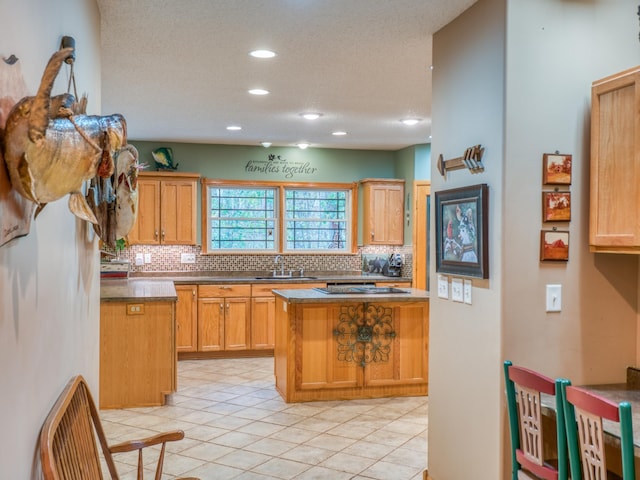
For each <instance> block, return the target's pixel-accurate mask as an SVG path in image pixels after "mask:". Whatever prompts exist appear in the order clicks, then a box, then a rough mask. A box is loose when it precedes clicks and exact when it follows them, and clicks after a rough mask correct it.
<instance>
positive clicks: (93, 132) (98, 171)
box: [3, 47, 127, 224]
mask: <svg viewBox="0 0 640 480" xmlns="http://www.w3.org/2000/svg"><path fill="white" fill-rule="evenodd" d="M73 55H74V49H73V48H71V47H67V48H62V49H60V50H58V51H57V52H55V53H54V54H53V55H52V56H51V58H50V60H49V62H48V64H47V66H46V68H45V70H44V73H43V75H42V80H41V82H40V86H39V88H38V92H37V94H36V95H35V96H32V97H24V98H23V99H22V100H20V101H19V102H18V103H17V104H16V105H15V106H14V107H13V109H12V110H11V112H10V113H9V116H8V118H7V123H6V127H5V132H4V145H3V153H4V159H5V162H6V165H7V170H8V172H9V178H10V180H11V184H12V186H13V188H14V189H15V190H16V191H17V192H18V193H20V194H21V195H22V196H24V197H25V198H28V199H29V200H31V201H32V202H34V203H36V204H37V208H36V213H35V216H34V218H35V217H37V216H38V214H39V213H40V211H42V209H43V208H44V207H45V205H46V204H47V203H49V202H53V201H55V200H58V199H60V198H62V197H63V196H65V195H67V194H70V196H69V209H70V210H71V212H72V213H73V214H74V215H76V216H77V217H79V218H81V219H83V220H86V221H89V222H92V223H94V224H96V223H97V222H98V221H97V219H96V216H95V214H94V212H93V211H92V209H91V208H90V207H89V205H88V204H87V201H86V198H85V196H84V195H83V193H82V189H83V184H84V182H85V181H87V180H90V179H92V178H93V177H95V176H96V175H98V176H99V177H102V178H107V177H110V176H111V175H112V174H113V171H114V155H116V153H117V152H119V151H120V150H121V149H122V148H123V146H124V145H125V144H126V142H127V139H126V122H125V119H124V117H123V116H122V115H119V114H114V115H109V116H97V115H85V114H84V111H77V110H78V109H76V111H74V105H77V104H76V99H75V97H74V96H73V95H71V94H69V93H65V94H62V95H57V96H54V97H51V90H52V89H53V83H54V81H55V79H56V77H57V75H58V73H59V71H60V68H61V66H62V63H64V62H72V61H73V58H74V57H73ZM83 109H84V107H82V110H83Z"/></svg>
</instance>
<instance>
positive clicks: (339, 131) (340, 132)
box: [331, 130, 347, 137]
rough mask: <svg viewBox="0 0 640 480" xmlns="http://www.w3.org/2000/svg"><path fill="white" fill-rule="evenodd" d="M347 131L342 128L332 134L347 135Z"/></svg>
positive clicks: (337, 135)
mask: <svg viewBox="0 0 640 480" xmlns="http://www.w3.org/2000/svg"><path fill="white" fill-rule="evenodd" d="M346 134H347V132H343V131H342V130H338V131H337V132H333V133H332V134H331V135H335V136H336V137H340V136H342V135H346Z"/></svg>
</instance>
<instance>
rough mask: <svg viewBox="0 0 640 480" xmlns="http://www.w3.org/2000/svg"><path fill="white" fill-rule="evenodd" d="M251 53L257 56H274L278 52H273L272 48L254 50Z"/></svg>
mask: <svg viewBox="0 0 640 480" xmlns="http://www.w3.org/2000/svg"><path fill="white" fill-rule="evenodd" d="M249 55H251V56H252V57H256V58H273V57H275V56H276V52H272V51H271V50H254V51H253V52H249Z"/></svg>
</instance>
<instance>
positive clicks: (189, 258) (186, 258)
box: [180, 253, 196, 263]
mask: <svg viewBox="0 0 640 480" xmlns="http://www.w3.org/2000/svg"><path fill="white" fill-rule="evenodd" d="M180 263H196V254H195V253H181V254H180Z"/></svg>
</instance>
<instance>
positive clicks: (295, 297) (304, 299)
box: [273, 288, 429, 303]
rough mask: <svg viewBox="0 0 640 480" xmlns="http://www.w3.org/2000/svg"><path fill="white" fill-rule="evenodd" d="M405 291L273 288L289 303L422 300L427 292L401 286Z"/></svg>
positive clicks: (426, 298) (426, 297)
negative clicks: (367, 291)
mask: <svg viewBox="0 0 640 480" xmlns="http://www.w3.org/2000/svg"><path fill="white" fill-rule="evenodd" d="M402 290H406V292H407V293H382V294H371V293H344V294H342V293H340V294H335V293H333V294H326V293H322V292H320V291H318V290H315V289H298V290H273V293H274V294H276V295H278V296H280V297H282V298H284V299H285V300H287V301H288V302H289V303H337V302H340V303H344V302H424V301H427V300H429V292H428V291H426V290H418V289H417V288H402Z"/></svg>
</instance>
